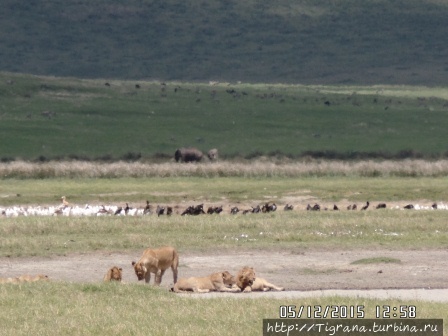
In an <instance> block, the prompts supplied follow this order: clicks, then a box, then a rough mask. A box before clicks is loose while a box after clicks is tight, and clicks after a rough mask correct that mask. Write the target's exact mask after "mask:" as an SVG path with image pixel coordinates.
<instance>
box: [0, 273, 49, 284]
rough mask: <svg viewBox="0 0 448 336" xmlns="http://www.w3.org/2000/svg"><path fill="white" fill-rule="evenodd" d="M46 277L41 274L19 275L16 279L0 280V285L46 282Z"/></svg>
mask: <svg viewBox="0 0 448 336" xmlns="http://www.w3.org/2000/svg"><path fill="white" fill-rule="evenodd" d="M48 280H49V279H48V276H47V275H43V274H38V275H35V276H32V275H28V274H25V275H21V276H19V277H16V278H0V284H2V283H22V282H36V281H48Z"/></svg>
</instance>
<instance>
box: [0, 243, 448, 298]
mask: <svg viewBox="0 0 448 336" xmlns="http://www.w3.org/2000/svg"><path fill="white" fill-rule="evenodd" d="M141 252H142V251H135V252H132V253H131V252H129V253H128V252H127V253H89V254H72V255H68V256H53V257H27V258H0V277H15V276H19V275H22V274H31V275H35V274H46V275H48V276H49V278H50V279H51V280H53V281H68V282H76V283H95V282H96V283H99V282H101V281H102V278H103V276H104V274H105V273H106V271H107V269H109V268H110V267H112V266H114V265H116V266H119V267H122V268H123V281H124V282H126V283H137V282H138V281H137V278H136V276H135V274H134V270H133V267H132V265H131V262H132V261H133V260H135V261H137V260H138V259H139V257H140V255H141ZM379 257H383V258H393V259H398V260H400V262H399V263H373V264H353V262H355V261H357V260H360V259H369V258H379ZM246 265H248V266H252V267H254V268H255V270H256V272H257V275H258V276H260V277H263V278H265V279H267V280H268V281H270V282H272V283H274V284H276V285H278V286H283V287H285V288H286V291H285V292H284V293H283V294H281V293H278V294H277V295H279V297H284V296H285V295H288V294H287V293H293V292H296V293H297V292H302V293H303V292H308V293H310V294H311V293H316V295H319V293H320V295H322V293H323V292H322V290H325V291H327V290H356V291H358V292H357V293H358V294H359V292H360V291H361V292H362V291H365V290H374V289H388V290H396V289H401V290H403V289H425V290H426V291H427V293H429V291H428V290H429V289H439V290H440V289H448V281H447V279H448V251H446V250H422V251H401V250H399V251H392V250H356V251H344V250H336V251H319V250H311V251H306V252H303V253H291V252H290V251H284V252H279V251H277V252H266V251H256V252H255V251H254V252H247V251H246V252H241V253H229V252H225V253H214V254H197V253H189V252H185V253H182V251H181V252H180V266H179V277H190V276H205V275H208V274H210V273H213V272H216V271H221V270H228V271H230V272H231V273H232V274H236V273H237V272H238V270H239V269H240V268H241V267H243V266H246ZM153 279H154V277H152V279H151V283H152V281H153ZM141 284H143V282H141ZM172 285H173V277H172V272H171V270H167V271H166V273H165V275H164V277H163V281H162V286H163V287H165V288H167V289H168V288H170V287H171V286H172ZM313 291H314V292H313ZM390 292H391V293H392V291H390ZM328 293H332V292H331V291H329V292H328ZM333 293H337V292H333ZM355 293H356V292H355ZM443 293H448V291H443ZM254 294H255V293H254ZM219 295H221V293H220V294H219ZM255 295H257V294H255ZM271 295H272V294H271ZM444 295H445V296H447V294H444ZM290 296H291V295H290ZM296 296H297V295H296ZM424 296H425V295H423V298H424ZM436 296H437V294H436ZM438 296H440V295H438ZM292 297H295V296H294V295H292ZM447 297H448V296H447ZM447 300H448V299H447Z"/></svg>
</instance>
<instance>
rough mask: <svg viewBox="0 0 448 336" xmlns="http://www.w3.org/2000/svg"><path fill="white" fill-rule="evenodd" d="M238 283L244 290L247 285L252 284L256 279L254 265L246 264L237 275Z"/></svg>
mask: <svg viewBox="0 0 448 336" xmlns="http://www.w3.org/2000/svg"><path fill="white" fill-rule="evenodd" d="M236 278H237V279H236V285H237V286H238V287H239V288H240V289H241V291H244V290H245V288H246V287H250V286H252V284H253V283H254V281H255V270H254V268H253V267H248V266H244V267H243V268H242V269H241V270H240V271H239V272H238V275H237V277H236Z"/></svg>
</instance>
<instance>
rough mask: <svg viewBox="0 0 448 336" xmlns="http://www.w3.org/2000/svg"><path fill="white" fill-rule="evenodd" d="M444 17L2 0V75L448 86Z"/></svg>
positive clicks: (381, 7) (138, 1) (282, 4)
mask: <svg viewBox="0 0 448 336" xmlns="http://www.w3.org/2000/svg"><path fill="white" fill-rule="evenodd" d="M447 17H448V3H447V2H446V1H442V0H394V1H390V0H363V1H359V0H333V1H323V0H313V1H310V0H278V1H257V0H245V1H236V0H225V1H224V0H207V1H205V0H192V1H188V2H186V1H181V0H163V1H162V0H128V1H125V2H124V1H111V0H76V1H74V0H67V1H56V0H36V1H25V2H24V1H16V0H4V1H3V2H2V11H1V13H0V31H1V32H2V34H1V35H0V56H1V57H0V70H3V71H13V72H22V73H24V72H25V73H33V74H41V75H56V76H74V77H83V78H124V79H126V78H127V79H130V78H132V79H148V78H157V79H161V80H187V81H195V80H201V81H203V80H221V81H238V80H240V81H244V82H289V83H322V84H328V83H345V84H354V83H363V84H372V83H382V84H385V83H388V84H424V85H446V84H447V83H448V79H447V78H448V76H447V75H448V61H447V55H448V25H446V18H447Z"/></svg>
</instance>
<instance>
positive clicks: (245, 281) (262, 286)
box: [237, 266, 285, 293]
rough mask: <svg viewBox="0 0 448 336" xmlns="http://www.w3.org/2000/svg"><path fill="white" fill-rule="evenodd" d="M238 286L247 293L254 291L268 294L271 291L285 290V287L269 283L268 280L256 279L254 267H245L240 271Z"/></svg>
mask: <svg viewBox="0 0 448 336" xmlns="http://www.w3.org/2000/svg"><path fill="white" fill-rule="evenodd" d="M237 286H238V287H239V288H240V289H241V291H243V292H245V293H250V292H252V291H263V292H267V291H269V290H271V289H275V290H277V291H283V290H285V289H284V288H283V287H278V286H276V285H274V284H272V283H270V282H268V281H267V280H266V279H263V278H258V277H256V276H255V270H254V269H253V267H248V266H245V267H243V268H242V269H241V270H240V271H239V273H238V275H237Z"/></svg>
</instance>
